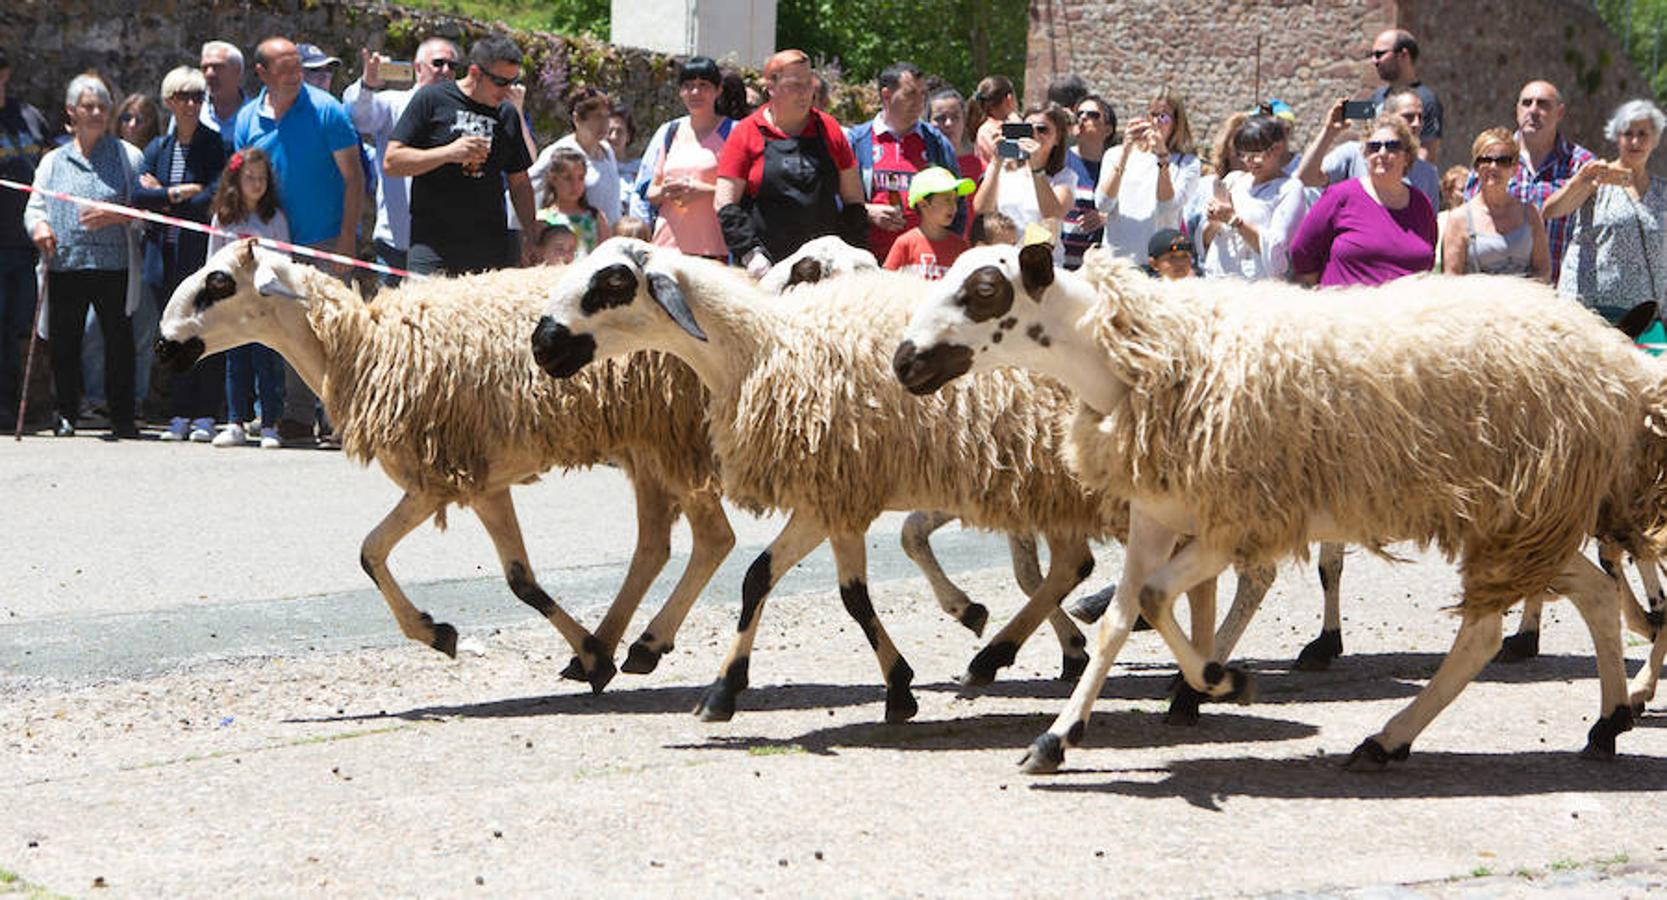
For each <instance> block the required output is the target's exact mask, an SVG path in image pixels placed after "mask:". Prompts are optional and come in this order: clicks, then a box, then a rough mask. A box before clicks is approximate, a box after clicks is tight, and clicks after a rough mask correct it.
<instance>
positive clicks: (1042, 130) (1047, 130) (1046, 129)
mask: <svg viewBox="0 0 1667 900" xmlns="http://www.w3.org/2000/svg"><path fill="white" fill-rule="evenodd" d="M1030 127H1031V128H1032V129H1034V130H1035V131H1036V133H1037V134H1052V133H1053V126H1051V125H1043V124H1042V123H1040V122H1035V123H1032V124H1031V126H1030Z"/></svg>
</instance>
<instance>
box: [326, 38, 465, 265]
mask: <svg viewBox="0 0 1667 900" xmlns="http://www.w3.org/2000/svg"><path fill="white" fill-rule="evenodd" d="M462 57H463V54H462V52H461V51H460V50H458V48H457V45H456V44H455V43H453V42H451V41H450V40H448V39H446V38H443V37H431V38H428V39H427V40H425V41H423V42H422V43H421V44H419V45H418V46H417V54H416V58H415V59H414V60H413V61H412V75H413V79H414V80H413V82H412V86H411V87H409V88H406V89H404V90H393V89H390V88H389V87H388V83H387V81H386V80H385V79H384V78H383V69H382V65H383V63H386V62H388V58H387V57H385V56H383V55H382V54H380V53H372V52H371V51H370V50H369V49H365V50H361V51H360V52H359V58H360V60H361V61H362V62H363V68H362V69H361V71H362V72H363V74H362V75H361V76H360V77H359V80H358V81H355V82H353V83H352V84H350V85H348V86H347V90H345V91H343V92H342V104H343V105H345V106H346V107H347V114H348V116H349V117H351V118H352V119H353V127H354V128H357V129H358V130H359V134H360V135H361V136H363V137H365V138H368V139H369V140H370V141H371V143H372V144H373V145H374V146H375V148H376V159H378V160H382V159H385V158H387V155H388V139H389V138H390V137H392V136H393V133H394V123H396V122H398V121H399V117H400V116H401V115H402V114H404V112H405V107H406V106H407V105H408V104H410V102H411V98H412V97H413V96H415V95H416V93H417V91H419V90H421V89H423V88H425V87H427V86H429V85H431V84H434V83H436V82H441V81H450V80H451V78H452V71H453V67H454V66H456V65H457V64H458V62H459V61H460V60H461V59H462ZM376 174H377V178H376V230H375V231H374V232H373V234H372V243H373V246H374V247H375V248H376V258H377V260H378V261H380V262H381V263H382V264H383V265H387V266H392V267H394V268H396V269H403V268H405V267H406V253H407V252H408V251H409V250H410V249H411V179H409V178H403V177H400V176H397V175H388V174H385V173H384V172H383V171H382V168H381V166H380V165H378V166H377V167H376ZM382 283H383V284H386V285H388V286H389V287H392V286H394V285H397V284H399V278H397V277H396V276H393V275H383V276H382Z"/></svg>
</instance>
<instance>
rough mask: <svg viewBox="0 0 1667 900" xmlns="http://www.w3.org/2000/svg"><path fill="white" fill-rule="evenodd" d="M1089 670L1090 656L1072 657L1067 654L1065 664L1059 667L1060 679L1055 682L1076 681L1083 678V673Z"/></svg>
mask: <svg viewBox="0 0 1667 900" xmlns="http://www.w3.org/2000/svg"><path fill="white" fill-rule="evenodd" d="M1087 670H1088V655H1087V654H1083V655H1082V656H1071V655H1069V654H1067V655H1066V656H1065V662H1064V663H1063V664H1061V665H1060V667H1059V677H1058V678H1057V679H1055V680H1056V681H1076V680H1077V679H1078V678H1081V677H1082V673H1083V672H1086V671H1087Z"/></svg>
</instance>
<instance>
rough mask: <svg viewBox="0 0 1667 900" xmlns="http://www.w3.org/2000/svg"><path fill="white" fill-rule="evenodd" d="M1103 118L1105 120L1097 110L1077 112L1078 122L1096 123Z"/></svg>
mask: <svg viewBox="0 0 1667 900" xmlns="http://www.w3.org/2000/svg"><path fill="white" fill-rule="evenodd" d="M1103 118H1105V116H1102V115H1100V111H1099V110H1097V109H1082V110H1078V111H1077V121H1078V122H1098V121H1100V120H1101V119H1103Z"/></svg>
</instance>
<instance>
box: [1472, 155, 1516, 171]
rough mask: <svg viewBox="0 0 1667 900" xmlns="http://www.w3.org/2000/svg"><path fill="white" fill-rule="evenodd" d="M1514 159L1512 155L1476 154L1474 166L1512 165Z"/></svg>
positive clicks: (1514, 163) (1514, 161)
mask: <svg viewBox="0 0 1667 900" xmlns="http://www.w3.org/2000/svg"><path fill="white" fill-rule="evenodd" d="M1516 161H1517V158H1516V157H1514V156H1503V155H1501V156H1478V157H1476V168H1478V169H1480V168H1481V167H1483V166H1514V165H1516Z"/></svg>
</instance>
